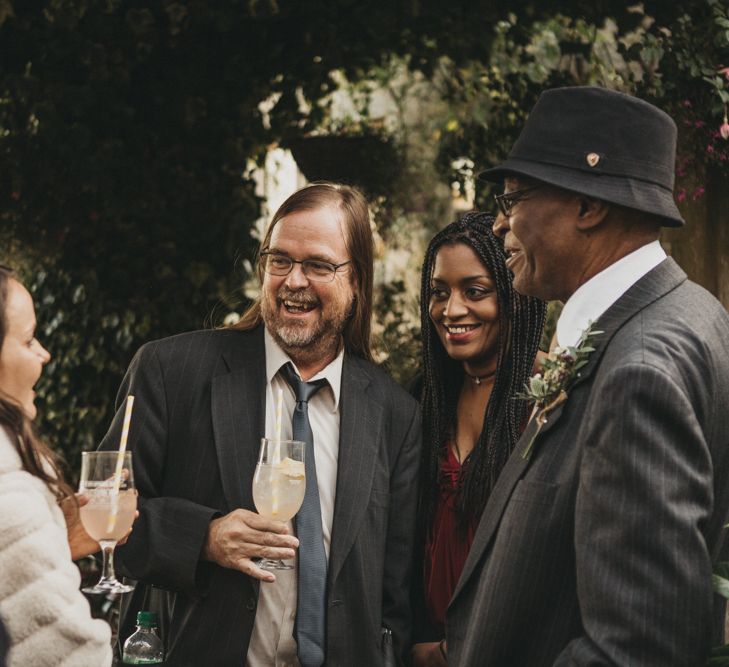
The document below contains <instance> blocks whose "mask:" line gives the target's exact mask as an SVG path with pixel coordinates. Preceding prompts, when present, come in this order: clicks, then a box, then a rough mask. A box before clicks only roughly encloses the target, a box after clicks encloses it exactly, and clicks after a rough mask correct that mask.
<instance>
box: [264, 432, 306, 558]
mask: <svg viewBox="0 0 729 667" xmlns="http://www.w3.org/2000/svg"><path fill="white" fill-rule="evenodd" d="M305 446H306V445H305V444H304V443H303V442H300V441H298V440H273V439H269V438H261V450H260V453H259V455H258V464H257V465H256V473H255V475H254V476H253V502H255V503H256V509H257V510H258V513H259V514H260V515H261V516H262V517H264V518H266V519H271V520H274V521H283V522H286V521H289V520H291V519H292V518H293V517H294V515H295V514H296V513H297V512H298V511H299V508H300V507H301V503H302V501H303V500H304V491H305V489H306V474H305V472H304V450H305ZM258 567H260V568H263V569H264V570H291V569H293V567H294V566H293V565H289V564H287V563H284V562H283V561H282V560H269V559H268V558H264V559H263V560H261V561H260V562H259V563H258Z"/></svg>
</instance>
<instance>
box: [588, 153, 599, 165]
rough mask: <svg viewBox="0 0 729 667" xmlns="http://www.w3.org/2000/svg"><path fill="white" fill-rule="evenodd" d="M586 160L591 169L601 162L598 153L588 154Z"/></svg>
mask: <svg viewBox="0 0 729 667" xmlns="http://www.w3.org/2000/svg"><path fill="white" fill-rule="evenodd" d="M585 159H586V160H587V164H588V165H590V166H591V167H594V166H596V165H597V163H598V162H600V156H599V155H598V154H597V153H588V154H587V157H586V158H585Z"/></svg>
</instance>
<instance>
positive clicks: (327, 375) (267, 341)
mask: <svg viewBox="0 0 729 667" xmlns="http://www.w3.org/2000/svg"><path fill="white" fill-rule="evenodd" d="M263 340H264V345H265V351H266V382H267V383H268V384H271V381H272V380H273V378H274V377H275V376H276V373H278V372H279V370H281V367H282V366H284V365H286V364H288V363H290V364H291V365H292V366H293V367H294V368H295V369H296V372H297V373H299V369H298V367H297V366H296V364H295V363H294V362H293V361H292V359H291V357H289V355H288V354H286V352H284V351H283V350H282V349H281V347H280V346H279V344H278V343H277V342H276V341H275V340H274V339H273V336H271V334H270V333H269V332H268V329H266V328H265V327H264V334H263ZM343 362H344V345H340V349H339V354H337V356H336V357H335V358H334V359H333V360H332V361H331V362H330V363H329V364H327V365H326V366H325V367H324V368H322V370H320V371H319V372H318V373H317V374H316V375H315V376H314V377H312V378H309V380H308V381H309V382H311V381H313V380H321V379H324V380H326V381H327V382H328V383H329V386H330V387H331V390H332V394H333V395H334V409H335V410H338V409H339V395H340V391H341V386H342V365H343ZM299 377H301V373H299Z"/></svg>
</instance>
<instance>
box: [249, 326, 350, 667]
mask: <svg viewBox="0 0 729 667" xmlns="http://www.w3.org/2000/svg"><path fill="white" fill-rule="evenodd" d="M264 341H265V352H266V437H268V438H273V437H276V423H275V422H276V406H277V401H278V396H279V390H281V396H282V397H283V411H282V415H283V416H282V420H281V422H282V423H281V438H282V439H284V440H286V439H290V438H291V433H292V428H291V423H292V419H293V414H294V407H295V406H296V399H295V397H294V392H293V389H291V386H290V385H289V383H288V382H287V381H286V379H285V378H284V377H283V376H282V375H281V374H280V373H279V370H280V369H281V367H282V366H284V365H285V364H287V363H291V364H292V365H293V366H294V368H296V364H294V362H293V361H291V359H290V357H289V356H288V355H287V354H286V353H285V352H284V351H283V350H282V349H281V348H280V347H279V346H278V344H277V343H276V341H274V340H273V338H272V337H271V335H270V334H269V333H268V331H267V330H266V331H265V333H264ZM343 360H344V347H343V346H342V349H341V350H340V352H339V354H338V355H337V357H336V359H334V361H332V362H331V363H330V364H329V365H328V366H326V367H325V368H324V369H323V370H322V371H320V372H319V373H317V374H316V375H315V376H314V377H312V378H310V379H309V380H308V381H313V380H319V379H322V378H323V379H325V380H326V381H327V382H328V383H329V386H328V387H324V388H323V389H321V390H319V391H318V392H317V393H316V394H314V396H312V398H311V400H310V401H309V422H310V423H311V431H312V433H313V434H314V451H315V453H316V454H315V460H316V478H317V486H318V488H319V503H320V505H321V523H322V532H323V537H324V550H325V552H326V556H327V559H328V558H329V548H330V545H331V535H332V521H333V519H334V498H335V495H336V488H337V463H338V459H339V397H340V389H341V381H342V362H343ZM296 372H297V373H298V372H299V369H298V368H296ZM299 375H300V374H299ZM289 531H290V533H291V534H293V532H294V531H293V524H292V522H289ZM274 574H275V575H276V581H275V582H274V583H268V582H261V585H260V592H259V594H258V607H257V609H256V619H255V622H254V624H253V633H252V634H251V641H250V644H249V647H248V655H247V656H246V665H248V666H249V667H270V666H271V665H275V666H276V667H289V666H294V667H298V665H299V661H298V659H297V657H296V640H295V639H294V637H293V634H294V621H295V620H296V601H297V578H296V570H295V569H294V570H276V571H275V572H274Z"/></svg>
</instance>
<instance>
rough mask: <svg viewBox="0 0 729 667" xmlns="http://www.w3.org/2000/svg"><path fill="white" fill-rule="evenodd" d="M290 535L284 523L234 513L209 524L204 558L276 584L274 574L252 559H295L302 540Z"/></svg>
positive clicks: (241, 512) (253, 515)
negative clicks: (296, 550)
mask: <svg viewBox="0 0 729 667" xmlns="http://www.w3.org/2000/svg"><path fill="white" fill-rule="evenodd" d="M288 532H289V529H288V527H287V526H286V524H285V523H282V522H281V521H269V520H268V519H264V518H263V517H262V516H261V515H260V514H256V513H255V512H250V511H248V510H243V509H237V510H233V511H232V512H230V514H226V515H225V516H222V517H220V518H218V519H213V520H212V521H211V522H210V526H209V527H208V534H207V536H206V538H205V545H204V547H203V552H202V557H203V559H204V560H209V561H212V562H214V563H217V564H218V565H220V566H221V567H227V568H230V569H232V570H239V571H240V572H243V573H244V574H247V575H248V576H250V577H253V578H254V579H260V580H262V581H275V580H276V577H275V576H274V575H273V574H271V573H270V572H267V571H266V570H262V569H261V568H259V567H257V566H256V564H255V563H254V562H253V561H252V560H251V559H252V558H281V559H284V560H285V559H290V558H293V557H294V556H295V551H294V549H296V548H297V547H298V546H299V540H297V539H296V538H295V537H294V536H293V535H289V534H288Z"/></svg>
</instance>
